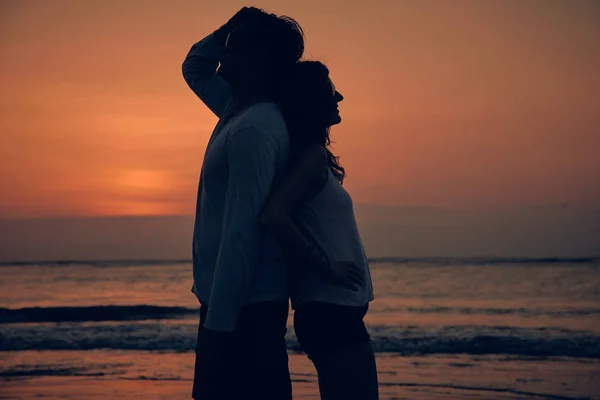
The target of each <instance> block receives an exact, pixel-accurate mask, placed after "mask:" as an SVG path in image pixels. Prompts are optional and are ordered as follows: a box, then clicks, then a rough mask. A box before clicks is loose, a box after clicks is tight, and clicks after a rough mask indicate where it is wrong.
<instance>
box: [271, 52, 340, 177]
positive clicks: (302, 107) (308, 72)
mask: <svg viewBox="0 0 600 400" xmlns="http://www.w3.org/2000/svg"><path fill="white" fill-rule="evenodd" d="M282 93H283V94H282V96H281V102H280V104H281V108H282V113H283V116H284V119H285V122H286V124H287V128H288V133H289V135H290V145H291V146H290V150H291V151H290V152H291V154H300V153H301V151H302V150H303V149H304V148H306V147H308V146H309V145H312V144H315V143H317V144H319V145H321V146H323V147H324V148H325V150H326V151H327V161H328V166H329V168H330V169H331V172H332V173H333V175H334V176H335V177H336V179H337V180H338V181H339V182H340V183H343V181H344V177H345V175H346V171H345V170H344V168H343V167H342V166H341V165H340V163H339V157H336V156H334V155H333V153H332V152H331V149H330V147H331V139H330V138H329V132H330V129H331V124H332V118H333V112H334V109H335V103H334V94H333V92H332V86H331V81H330V80H329V69H328V68H327V67H326V66H325V65H324V64H323V63H321V62H319V61H300V62H298V63H296V64H295V66H294V67H293V69H292V70H291V71H290V74H289V76H288V77H287V79H285V81H284V83H283V86H282Z"/></svg>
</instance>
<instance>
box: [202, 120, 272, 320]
mask: <svg viewBox="0 0 600 400" xmlns="http://www.w3.org/2000/svg"><path fill="white" fill-rule="evenodd" d="M227 147H228V156H227V157H228V168H229V171H228V179H229V182H228V186H227V194H226V196H225V204H224V218H223V226H222V234H221V235H222V236H221V243H220V245H219V254H218V257H217V263H216V266H215V275H214V280H213V285H212V291H211V295H210V299H209V302H208V304H209V307H208V314H207V316H206V323H205V327H206V328H207V329H209V330H211V331H219V332H231V331H233V329H234V327H235V324H236V321H237V318H238V315H239V313H240V311H241V309H242V307H243V306H244V302H245V300H246V297H247V294H248V291H249V287H250V283H251V280H252V275H253V272H254V269H255V266H256V262H257V260H258V250H259V247H260V226H259V221H258V219H259V216H260V211H261V209H262V208H263V205H264V203H265V201H266V200H267V197H268V196H269V193H270V191H271V184H272V182H273V177H274V176H275V169H276V164H277V154H278V152H279V148H278V144H277V143H276V141H275V139H274V138H272V137H270V136H269V135H268V134H267V133H263V132H261V131H259V130H257V129H255V128H250V127H248V128H242V129H241V130H239V131H236V132H234V133H233V134H232V135H231V137H230V138H229V141H228V143H227Z"/></svg>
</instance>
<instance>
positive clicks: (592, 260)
mask: <svg viewBox="0 0 600 400" xmlns="http://www.w3.org/2000/svg"><path fill="white" fill-rule="evenodd" d="M368 261H369V263H370V264H384V263H386V264H429V265H434V266H446V265H498V264H502V265H511V264H512V265H515V264H598V263H600V256H597V257H395V256H390V257H371V258H369V259H368ZM191 263H192V260H191V259H172V260H135V259H130V260H38V261H22V260H14V261H0V267H3V266H23V267H26V266H48V267H53V266H54V267H61V266H70V265H80V266H91V267H127V266H141V265H149V266H150V265H176V264H191Z"/></svg>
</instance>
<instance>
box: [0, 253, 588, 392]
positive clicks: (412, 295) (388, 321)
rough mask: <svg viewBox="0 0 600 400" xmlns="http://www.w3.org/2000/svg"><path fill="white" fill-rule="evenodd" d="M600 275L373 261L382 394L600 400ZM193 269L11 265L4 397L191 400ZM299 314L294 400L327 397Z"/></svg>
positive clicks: (557, 265) (0, 338) (485, 264)
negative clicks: (304, 346)
mask: <svg viewBox="0 0 600 400" xmlns="http://www.w3.org/2000/svg"><path fill="white" fill-rule="evenodd" d="M599 266H600V263H599V262H598V261H596V260H534V261H532V260H491V259H490V260H475V259H467V260H401V259H398V260H372V262H371V268H372V275H373V281H374V287H375V294H376V297H377V299H376V300H375V301H374V302H373V303H372V304H371V307H370V311H369V313H368V315H367V318H366V323H367V326H368V329H369V332H370V334H371V337H372V341H373V346H374V348H375V351H376V356H377V363H378V371H379V381H380V398H381V399H417V400H420V399H473V398H475V399H566V400H571V399H596V398H600V382H599V381H598V379H597V378H596V377H597V376H600V323H599V322H600V307H598V304H599V303H598V300H600V291H599V290H598V288H600V268H599ZM190 268H191V266H190V265H189V263H187V262H177V263H169V262H162V261H156V262H148V261H140V262H122V261H113V262H89V263H79V262H63V263H33V264H27V263H26V264H5V265H2V266H0V307H2V308H1V309H0V350H1V351H0V398H1V399H31V398H44V399H112V400H119V399H130V398H132V397H134V396H139V397H140V398H142V397H143V398H146V399H173V398H190V391H191V385H192V376H193V360H194V353H193V348H194V345H195V334H196V329H197V322H198V315H197V307H198V304H197V301H196V300H195V298H194V297H193V295H191V293H189V289H190V286H191V276H190ZM574 272H576V273H574ZM291 318H292V315H290V320H289V329H288V337H287V342H288V349H289V356H290V370H291V374H292V380H293V388H294V398H299V399H304V398H306V399H318V398H319V397H318V390H317V383H316V374H315V371H314V368H313V367H312V365H311V363H310V362H309V360H307V358H306V356H305V355H304V354H303V353H302V352H301V350H300V348H299V346H298V343H297V341H296V339H295V337H294V333H293V329H292V326H291Z"/></svg>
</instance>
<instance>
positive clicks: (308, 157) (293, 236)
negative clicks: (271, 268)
mask: <svg viewBox="0 0 600 400" xmlns="http://www.w3.org/2000/svg"><path fill="white" fill-rule="evenodd" d="M326 166H327V153H326V152H325V149H324V148H323V147H322V146H319V145H315V146H313V147H310V148H309V149H308V150H307V151H306V152H305V154H303V155H302V156H301V158H300V159H299V160H298V162H296V164H295V165H294V166H293V168H292V169H291V171H290V173H289V175H288V176H287V177H286V178H285V179H284V181H283V182H282V184H281V186H280V187H279V188H277V190H275V191H274V192H273V193H272V195H271V196H270V197H269V199H268V200H267V203H266V204H265V207H264V209H263V212H262V213H261V217H260V222H261V224H263V225H264V226H266V227H267V228H268V229H269V230H270V231H271V232H272V233H273V236H274V237H276V238H277V239H278V240H279V241H280V242H281V243H282V245H283V246H284V247H285V248H286V250H288V251H289V252H290V253H291V255H292V257H294V259H295V260H299V261H302V262H303V263H304V264H306V265H308V266H311V267H315V268H317V269H319V270H321V271H327V270H328V269H329V264H330V261H329V260H328V258H327V256H326V255H325V254H324V253H323V251H322V250H321V249H320V248H319V247H318V246H316V245H315V244H314V243H313V242H312V241H311V239H310V238H307V237H305V236H304V235H303V234H302V232H301V231H300V230H299V229H298V227H297V226H296V224H295V223H294V221H293V220H292V219H291V218H290V214H291V213H292V211H293V210H294V209H295V208H296V207H298V206H299V205H300V203H301V202H302V201H303V200H304V199H305V198H306V196H305V194H306V193H307V191H309V190H311V189H312V188H314V187H315V185H316V184H317V183H319V178H321V177H322V176H323V171H324V170H325V168H326Z"/></svg>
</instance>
